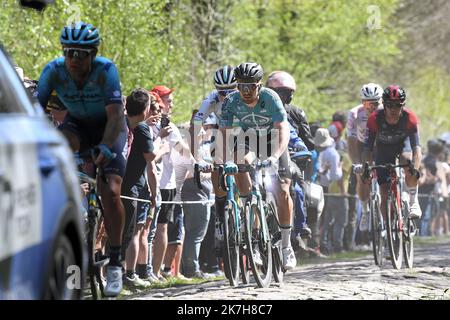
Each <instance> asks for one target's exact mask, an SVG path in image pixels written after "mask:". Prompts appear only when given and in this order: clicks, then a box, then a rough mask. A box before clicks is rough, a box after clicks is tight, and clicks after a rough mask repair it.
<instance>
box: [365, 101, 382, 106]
mask: <svg viewBox="0 0 450 320" xmlns="http://www.w3.org/2000/svg"><path fill="white" fill-rule="evenodd" d="M366 101H367V102H368V103H369V104H370V105H371V106H374V107H378V106H379V105H380V101H371V100H366Z"/></svg>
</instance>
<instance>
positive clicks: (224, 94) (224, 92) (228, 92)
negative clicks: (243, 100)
mask: <svg viewBox="0 0 450 320" xmlns="http://www.w3.org/2000/svg"><path fill="white" fill-rule="evenodd" d="M234 91H235V90H234V89H228V90H217V92H218V93H219V94H220V95H221V96H222V97H226V96H227V95H228V94H230V93H232V92H234Z"/></svg>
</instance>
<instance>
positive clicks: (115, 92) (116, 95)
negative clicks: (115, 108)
mask: <svg viewBox="0 0 450 320" xmlns="http://www.w3.org/2000/svg"><path fill="white" fill-rule="evenodd" d="M113 96H114V97H122V95H121V94H120V91H118V90H116V91H113Z"/></svg>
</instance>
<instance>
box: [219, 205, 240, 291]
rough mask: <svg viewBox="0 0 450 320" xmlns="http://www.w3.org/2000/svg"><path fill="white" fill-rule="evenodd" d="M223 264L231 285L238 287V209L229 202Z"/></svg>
mask: <svg viewBox="0 0 450 320" xmlns="http://www.w3.org/2000/svg"><path fill="white" fill-rule="evenodd" d="M223 237H224V243H223V255H222V256H223V264H224V271H225V276H226V277H227V279H228V281H229V282H230V285H231V286H232V287H235V286H237V285H238V277H239V242H238V239H239V230H237V228H236V207H235V206H234V205H233V202H231V201H228V202H227V206H226V208H225V212H224V220H223Z"/></svg>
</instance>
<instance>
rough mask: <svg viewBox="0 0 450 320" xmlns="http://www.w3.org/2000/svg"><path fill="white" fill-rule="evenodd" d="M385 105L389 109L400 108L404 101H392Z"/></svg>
mask: <svg viewBox="0 0 450 320" xmlns="http://www.w3.org/2000/svg"><path fill="white" fill-rule="evenodd" d="M384 106H385V107H386V108H388V109H393V108H395V109H400V108H401V107H403V103H401V102H390V103H385V104H384Z"/></svg>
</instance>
